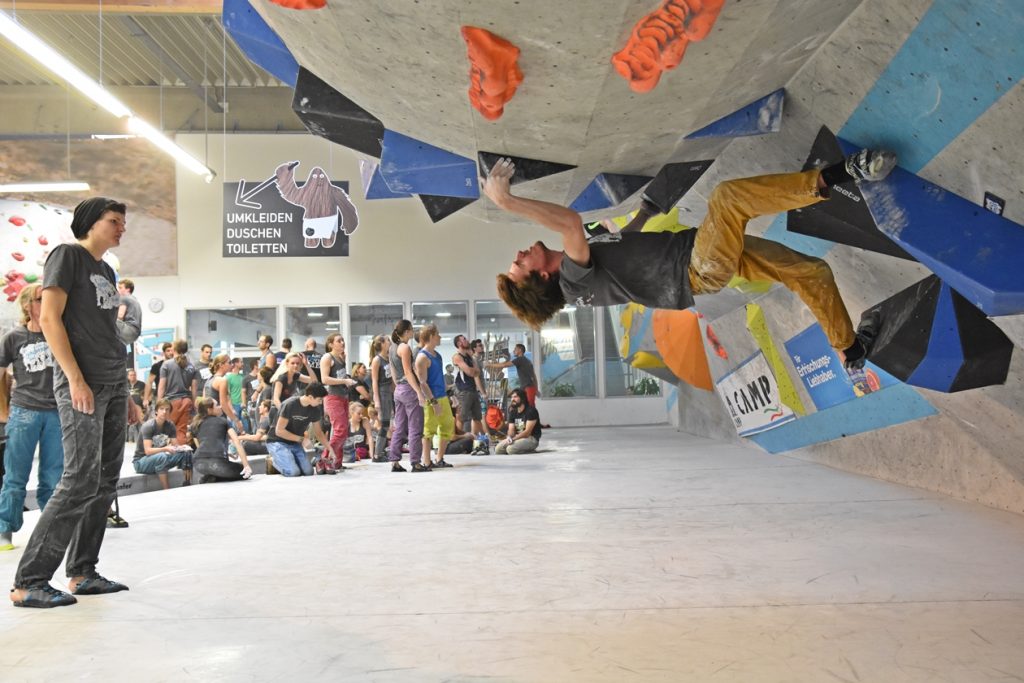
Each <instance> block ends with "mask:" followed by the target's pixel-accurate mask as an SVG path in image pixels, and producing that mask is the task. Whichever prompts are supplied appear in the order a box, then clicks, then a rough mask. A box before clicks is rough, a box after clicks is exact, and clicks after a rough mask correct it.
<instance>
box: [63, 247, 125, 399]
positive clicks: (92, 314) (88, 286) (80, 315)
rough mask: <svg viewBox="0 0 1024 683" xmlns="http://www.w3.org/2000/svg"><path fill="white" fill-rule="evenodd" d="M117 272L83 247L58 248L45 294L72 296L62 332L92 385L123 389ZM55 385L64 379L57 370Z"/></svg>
mask: <svg viewBox="0 0 1024 683" xmlns="http://www.w3.org/2000/svg"><path fill="white" fill-rule="evenodd" d="M115 281H116V278H115V276H114V269H113V268H111V267H110V266H109V265H108V264H107V263H106V262H105V261H97V260H96V259H94V258H93V256H92V254H90V253H89V251H88V250H87V249H86V248H85V247H83V246H81V245H80V244H77V243H75V244H60V245H58V246H56V247H54V249H53V251H51V252H50V255H49V256H48V257H47V258H46V265H45V266H44V267H43V288H44V289H46V288H49V287H60V288H61V289H63V290H64V291H65V292H66V293H67V295H68V302H67V305H66V306H65V307H64V316H63V320H64V328H65V329H66V330H67V332H68V341H70V342H71V351H72V353H74V354H75V360H76V361H78V367H80V368H81V369H82V374H83V375H84V376H85V381H86V382H87V383H88V384H90V385H97V384H121V383H124V382H126V379H125V374H124V342H122V341H121V338H120V337H118V335H117V308H118V306H119V305H120V303H121V296H120V295H119V294H118V293H117V287H116V286H115V285H114V282H115ZM54 374H55V376H56V380H55V381H57V382H60V381H61V380H62V379H63V374H64V373H63V372H62V371H61V369H60V367H59V366H58V367H56V368H55V369H54Z"/></svg>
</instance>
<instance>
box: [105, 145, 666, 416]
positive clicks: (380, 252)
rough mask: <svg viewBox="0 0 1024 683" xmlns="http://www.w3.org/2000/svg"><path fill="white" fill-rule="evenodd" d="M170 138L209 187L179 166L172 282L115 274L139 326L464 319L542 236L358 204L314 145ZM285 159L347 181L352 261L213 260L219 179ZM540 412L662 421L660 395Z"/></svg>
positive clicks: (335, 156)
mask: <svg viewBox="0 0 1024 683" xmlns="http://www.w3.org/2000/svg"><path fill="white" fill-rule="evenodd" d="M225 141H226V145H227V148H226V149H225V148H224V142H225ZM178 142H179V144H181V145H182V146H183V147H185V148H186V149H188V150H189V151H191V152H192V153H193V154H195V155H196V156H198V157H199V158H200V159H208V162H207V164H208V165H209V166H210V168H212V169H214V170H215V171H216V172H217V179H216V180H214V182H213V183H210V184H207V183H205V182H204V181H203V180H202V179H201V178H200V177H199V176H196V175H194V174H192V173H190V172H188V171H186V170H184V169H183V168H182V167H180V166H179V167H178V174H177V200H178V276H177V277H153V278H150V277H146V276H145V274H144V273H124V274H123V275H125V276H128V277H132V278H133V279H134V280H135V282H136V295H137V296H138V297H139V299H140V301H141V302H142V303H143V305H144V307H145V311H144V316H145V317H144V325H145V326H146V327H148V328H152V327H175V328H177V330H178V332H179V334H181V333H183V332H184V329H185V310H186V309H189V308H230V307H235V306H237V307H245V306H281V305H328V304H341V305H345V304H366V303H391V302H399V301H404V302H411V301H445V300H468V301H470V306H471V308H470V311H472V302H473V301H474V300H485V299H486V300H494V299H496V298H497V294H496V292H495V288H494V287H495V286H494V278H495V275H497V274H498V273H499V272H503V271H504V270H505V269H506V268H507V267H508V263H509V262H510V261H511V259H512V257H513V256H514V254H515V251H516V250H517V249H521V248H523V247H524V246H527V245H529V244H531V243H532V242H533V241H535V240H537V239H549V240H550V237H549V236H550V233H549V232H548V231H546V230H544V229H543V228H540V227H536V226H526V225H522V224H511V223H485V222H482V221H478V220H476V219H474V218H469V217H462V216H459V215H458V214H455V215H453V216H451V217H449V218H447V219H445V220H444V221H442V222H441V223H438V224H436V225H435V224H432V223H431V222H430V219H429V218H428V217H427V214H426V211H425V210H424V209H423V207H422V205H421V204H420V203H419V201H418V200H416V199H393V200H378V201H366V200H364V199H363V198H362V187H361V184H360V180H359V160H358V157H357V156H356V155H355V154H354V153H353V152H351V151H349V150H347V149H345V148H342V147H339V146H337V145H332V144H331V143H328V142H327V141H325V140H323V139H321V138H316V137H313V136H308V135H228V136H226V138H225V137H223V136H221V135H210V136H209V137H208V138H207V137H206V136H204V135H201V134H188V135H179V136H178ZM285 161H299V162H301V165H300V166H299V167H298V168H297V169H296V173H295V174H296V178H297V179H304V178H305V177H306V173H307V172H308V171H309V170H310V169H311V168H312V167H313V166H321V167H322V168H324V169H325V170H326V171H327V172H328V175H329V176H330V177H331V178H332V179H334V180H348V181H349V186H350V188H351V190H352V191H351V193H350V194H351V196H352V200H353V201H354V202H355V204H356V207H357V209H358V211H359V228H358V230H357V231H356V232H355V234H353V235H352V236H351V238H350V242H349V253H350V254H351V256H349V257H347V258H284V257H277V258H223V257H222V256H221V251H222V234H223V225H222V215H223V207H222V204H223V200H222V196H223V195H222V186H221V183H222V182H235V181H238V180H242V179H244V180H246V181H258V180H262V179H265V178H268V177H270V176H271V175H273V173H274V169H275V168H276V167H277V165H278V164H280V163H282V162H285ZM129 229H130V216H129ZM153 298H159V299H162V300H163V302H164V310H163V311H162V312H161V313H153V312H151V311H150V310H149V308H148V305H147V304H148V302H149V301H150V300H151V299H153ZM346 319H347V312H346V311H345V310H343V311H342V320H343V321H345V320H346ZM381 331H382V332H386V331H387V330H381ZM467 332H468V330H467ZM540 408H541V410H542V415H543V419H544V421H545V422H550V423H551V424H553V425H557V426H571V425H596V424H656V423H663V422H665V421H666V420H667V415H666V411H665V405H664V400H663V399H662V398H660V397H657V398H639V397H638V398H625V399H607V400H604V399H573V400H565V399H562V400H551V401H543V402H541V405H540Z"/></svg>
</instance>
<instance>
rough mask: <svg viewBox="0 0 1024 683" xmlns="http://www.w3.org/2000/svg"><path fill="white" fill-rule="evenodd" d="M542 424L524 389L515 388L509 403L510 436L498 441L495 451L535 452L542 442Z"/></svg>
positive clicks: (506, 453)
mask: <svg viewBox="0 0 1024 683" xmlns="http://www.w3.org/2000/svg"><path fill="white" fill-rule="evenodd" d="M540 435H541V426H540V415H539V414H538V413H537V409H536V408H534V407H533V406H531V405H530V402H529V400H528V399H527V397H526V391H524V390H523V389H513V390H512V392H511V394H510V395H509V403H508V436H507V437H506V438H505V440H504V441H501V442H500V443H498V445H497V447H496V448H495V449H494V452H495V453H500V454H501V455H518V454H520V453H533V452H534V451H536V450H537V445H538V444H539V443H540Z"/></svg>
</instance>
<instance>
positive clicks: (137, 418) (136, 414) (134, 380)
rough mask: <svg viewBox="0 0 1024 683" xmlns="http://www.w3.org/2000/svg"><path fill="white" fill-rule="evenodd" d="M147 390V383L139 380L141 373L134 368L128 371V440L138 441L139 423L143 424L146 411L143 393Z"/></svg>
mask: <svg viewBox="0 0 1024 683" xmlns="http://www.w3.org/2000/svg"><path fill="white" fill-rule="evenodd" d="M145 390H146V383H145V382H142V381H140V380H139V375H138V373H137V372H135V370H134V369H132V370H129V371H128V397H129V398H130V399H131V400H130V401H128V440H129V441H137V440H138V433H139V425H141V424H142V422H143V420H144V419H145V417H144V415H145V414H144V412H143V409H142V395H143V392H144V391H145Z"/></svg>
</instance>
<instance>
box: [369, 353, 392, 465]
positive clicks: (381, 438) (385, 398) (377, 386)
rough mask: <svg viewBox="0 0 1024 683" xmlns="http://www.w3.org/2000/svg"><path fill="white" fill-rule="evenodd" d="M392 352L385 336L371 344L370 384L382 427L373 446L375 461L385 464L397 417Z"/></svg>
mask: <svg viewBox="0 0 1024 683" xmlns="http://www.w3.org/2000/svg"><path fill="white" fill-rule="evenodd" d="M390 351H391V340H390V339H388V338H387V337H385V336H384V335H382V334H381V335H378V336H376V337H374V338H373V343H372V344H370V354H371V355H372V356H373V359H372V360H371V361H370V383H371V386H372V387H373V405H374V406H376V407H377V419H378V420H380V427H379V428H378V430H377V439H376V441H375V442H374V444H373V461H374V462H385V461H386V460H387V454H386V453H385V448H386V447H387V441H388V438H389V437H390V436H391V419H392V418H393V417H394V415H395V383H394V381H392V379H391V363H390V362H388V353H389V352H390Z"/></svg>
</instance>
